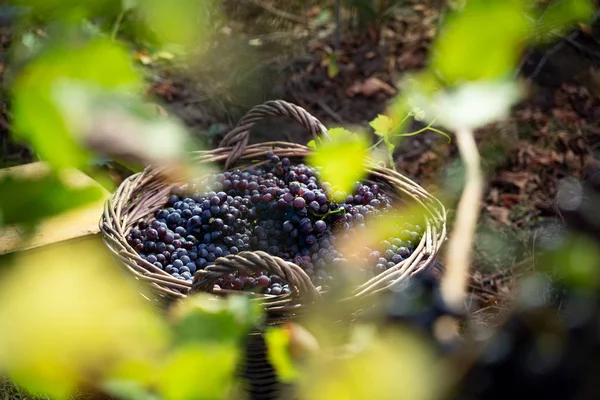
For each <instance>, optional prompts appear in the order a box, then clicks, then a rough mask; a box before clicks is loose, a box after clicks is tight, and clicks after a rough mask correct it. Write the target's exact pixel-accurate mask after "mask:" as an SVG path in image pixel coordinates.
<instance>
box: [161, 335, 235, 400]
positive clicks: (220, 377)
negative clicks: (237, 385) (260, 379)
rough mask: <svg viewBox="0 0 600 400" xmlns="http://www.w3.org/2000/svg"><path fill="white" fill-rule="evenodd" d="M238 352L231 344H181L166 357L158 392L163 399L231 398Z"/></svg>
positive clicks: (207, 399)
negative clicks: (229, 396)
mask: <svg viewBox="0 0 600 400" xmlns="http://www.w3.org/2000/svg"><path fill="white" fill-rule="evenodd" d="M238 353H239V350H238V347H236V346H235V345H234V344H232V343H229V344H228V343H213V344H212V345H211V346H207V345H206V344H185V345H182V346H180V347H178V348H176V349H175V350H174V351H173V352H172V353H171V354H170V356H169V358H168V359H167V360H166V363H165V367H164V368H163V370H162V373H161V374H160V376H159V377H158V391H159V392H160V394H161V395H162V396H163V398H165V399H173V400H180V399H181V400H184V399H206V400H221V399H225V398H228V395H229V394H230V393H231V390H232V388H233V387H232V386H233V385H232V384H233V380H234V377H235V371H236V367H237V362H238V359H239V354H238Z"/></svg>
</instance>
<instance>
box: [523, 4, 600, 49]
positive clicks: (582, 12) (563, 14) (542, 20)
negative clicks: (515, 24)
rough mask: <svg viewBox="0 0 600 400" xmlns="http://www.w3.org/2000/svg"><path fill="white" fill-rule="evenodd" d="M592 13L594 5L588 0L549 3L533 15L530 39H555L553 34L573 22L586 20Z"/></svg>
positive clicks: (538, 41) (541, 41) (559, 32)
mask: <svg viewBox="0 0 600 400" xmlns="http://www.w3.org/2000/svg"><path fill="white" fill-rule="evenodd" d="M593 15H594V5H593V3H592V1H590V0H560V1H554V2H552V3H551V4H549V5H548V6H547V7H546V8H545V9H544V10H542V11H540V12H538V15H533V16H532V18H533V19H534V20H535V22H534V23H533V24H532V28H531V35H530V39H531V40H532V41H534V42H537V43H543V42H546V41H549V40H555V39H556V36H555V35H554V34H561V33H562V32H563V31H564V30H565V29H566V28H570V27H571V25H573V24H575V23H578V22H580V23H585V22H588V21H589V20H590V19H591V18H592V17H593Z"/></svg>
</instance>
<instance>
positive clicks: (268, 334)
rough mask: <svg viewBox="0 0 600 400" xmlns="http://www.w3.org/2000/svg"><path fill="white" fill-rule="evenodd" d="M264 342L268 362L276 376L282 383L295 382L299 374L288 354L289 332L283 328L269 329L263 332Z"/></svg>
mask: <svg viewBox="0 0 600 400" xmlns="http://www.w3.org/2000/svg"><path fill="white" fill-rule="evenodd" d="M265 342H266V343H267V348H268V353H267V354H268V358H269V361H270V362H271V363H272V364H273V366H274V367H275V369H276V370H277V376H278V377H279V378H280V379H281V380H282V381H283V382H293V381H294V380H296V379H297V378H298V373H299V372H298V370H297V369H296V367H295V366H294V363H293V361H292V357H291V354H290V332H289V331H288V330H287V329H285V328H283V327H277V328H269V329H267V330H266V331H265Z"/></svg>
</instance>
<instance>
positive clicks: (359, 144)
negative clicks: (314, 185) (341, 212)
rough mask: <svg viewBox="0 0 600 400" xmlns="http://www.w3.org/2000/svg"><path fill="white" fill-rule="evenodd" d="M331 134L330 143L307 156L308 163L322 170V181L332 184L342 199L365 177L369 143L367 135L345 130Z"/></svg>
mask: <svg viewBox="0 0 600 400" xmlns="http://www.w3.org/2000/svg"><path fill="white" fill-rule="evenodd" d="M329 134H330V136H331V140H330V141H323V142H322V143H321V145H320V146H319V147H317V148H316V149H315V150H314V151H313V152H312V153H311V154H310V155H309V156H308V163H309V164H310V165H312V166H314V167H317V168H319V169H320V171H321V174H322V179H323V180H324V181H326V182H329V183H331V184H332V186H333V189H334V197H340V196H343V193H344V192H349V191H350V189H351V188H352V185H353V184H354V182H356V181H360V180H362V178H363V177H364V175H365V173H366V171H365V166H366V163H367V157H368V149H369V142H368V139H367V138H366V136H365V135H363V134H351V133H350V132H349V131H347V130H345V129H343V128H335V129H330V130H329ZM336 193H337V195H336ZM338 200H341V199H338Z"/></svg>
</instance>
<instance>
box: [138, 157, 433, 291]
mask: <svg viewBox="0 0 600 400" xmlns="http://www.w3.org/2000/svg"><path fill="white" fill-rule="evenodd" d="M266 157H267V162H265V163H263V164H261V165H260V166H257V167H255V168H249V169H247V170H244V171H240V170H234V171H230V172H223V173H220V174H216V175H215V176H213V177H212V178H213V179H212V181H211V184H210V187H208V188H207V189H206V190H207V191H205V192H203V193H193V192H194V191H193V190H184V189H182V188H179V187H174V188H173V189H172V191H171V194H170V196H169V199H168V201H167V203H166V205H165V206H164V207H163V208H161V209H159V210H157V211H156V212H155V213H154V218H153V219H151V220H149V221H141V222H140V223H139V224H138V225H137V227H134V228H132V229H131V231H130V232H129V234H128V236H127V241H128V243H129V244H130V245H131V246H132V247H133V248H134V249H135V250H136V251H137V252H138V253H139V254H140V256H141V257H142V258H143V259H145V260H146V261H148V262H149V263H151V264H153V265H154V266H156V267H157V268H160V269H161V270H164V271H165V272H167V273H169V274H171V275H172V276H173V277H175V278H178V279H181V280H187V281H192V278H193V275H194V273H195V272H196V271H198V270H200V269H203V268H205V267H206V266H208V265H211V264H213V263H214V261H215V260H216V259H217V258H219V257H223V256H227V255H229V254H237V253H239V252H241V251H248V250H250V251H255V250H261V251H265V252H267V253H269V254H271V255H273V256H277V257H281V258H282V259H284V260H286V261H291V262H294V263H295V264H297V265H298V266H300V267H301V268H302V269H303V270H304V271H305V272H306V273H307V274H308V275H309V276H310V278H311V280H312V282H313V283H314V284H315V285H316V286H322V287H324V288H326V287H327V286H328V284H329V283H330V280H331V279H333V278H332V277H331V275H332V274H331V273H330V272H331V271H330V268H331V267H330V266H332V265H333V266H335V265H342V264H344V263H346V262H349V263H352V264H354V265H360V266H363V267H364V268H362V269H361V272H362V273H363V275H364V278H365V281H366V280H368V279H370V278H373V277H374V276H376V275H378V274H381V273H382V272H384V271H386V270H387V269H389V268H392V267H394V266H395V265H396V264H398V263H400V262H402V261H403V260H405V259H406V258H407V257H409V256H410V255H411V254H412V252H413V251H414V249H415V247H416V245H417V243H418V242H419V240H420V238H421V235H422V233H423V232H422V228H421V227H420V226H418V225H411V224H409V223H406V224H404V225H403V226H401V227H399V235H398V236H401V237H402V239H400V238H390V240H388V241H384V242H382V243H381V246H379V247H378V248H377V249H366V250H367V251H366V252H363V251H361V252H359V253H360V254H361V255H359V254H358V253H357V254H346V255H344V254H341V253H340V252H339V251H338V250H336V246H335V245H336V242H337V241H338V240H339V241H344V240H347V239H348V238H349V235H350V234H351V233H352V231H354V230H360V229H364V228H365V226H366V224H368V223H369V221H370V220H373V219H375V218H384V217H385V214H386V213H387V212H389V211H390V210H391V207H392V204H391V198H390V197H389V196H387V195H386V194H384V193H383V192H382V191H381V190H380V188H379V187H378V186H377V185H376V184H371V185H367V184H361V183H360V182H357V183H356V184H355V186H354V190H353V193H352V194H349V195H348V196H347V197H346V199H345V200H344V202H343V203H336V202H334V201H332V200H331V191H332V187H331V184H329V183H328V182H322V181H320V179H319V173H318V171H316V170H315V169H314V168H312V167H309V166H307V165H304V164H295V165H293V164H292V163H291V162H290V160H289V159H288V158H281V159H280V158H279V157H278V156H276V155H274V154H273V153H268V154H267V156H266ZM190 192H191V193H190ZM400 233H401V235H400ZM361 250H362V249H361ZM365 254H366V258H365ZM216 284H217V285H218V286H219V287H220V288H221V289H226V290H249V291H255V292H260V293H264V294H273V295H278V294H286V293H290V288H289V287H288V286H287V285H286V283H285V282H283V281H282V279H281V278H280V277H277V276H270V275H268V274H266V273H265V272H261V273H259V274H249V273H244V272H243V271H242V272H241V273H239V274H238V273H236V274H230V275H227V276H225V277H224V278H222V279H220V280H219V281H217V283H216Z"/></svg>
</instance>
